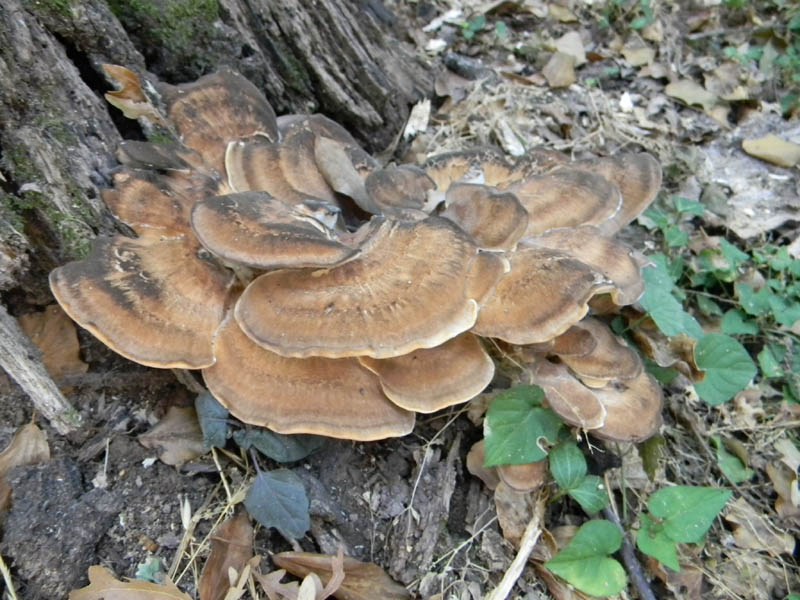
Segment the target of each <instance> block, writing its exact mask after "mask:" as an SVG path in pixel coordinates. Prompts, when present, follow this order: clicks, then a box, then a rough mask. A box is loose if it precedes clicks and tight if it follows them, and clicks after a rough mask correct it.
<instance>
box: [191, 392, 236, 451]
mask: <svg viewBox="0 0 800 600" xmlns="http://www.w3.org/2000/svg"><path fill="white" fill-rule="evenodd" d="M194 409H195V411H197V420H198V421H200V429H202V431H203V446H204V447H205V449H206V450H211V448H212V447H217V448H222V447H223V446H224V445H225V442H226V440H227V435H228V409H227V408H225V407H224V406H222V405H221V404H220V403H219V402H218V401H217V399H216V398H214V396H212V395H211V394H209V393H208V392H206V393H205V394H200V395H198V396H197V398H195V399H194Z"/></svg>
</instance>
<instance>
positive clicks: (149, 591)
mask: <svg viewBox="0 0 800 600" xmlns="http://www.w3.org/2000/svg"><path fill="white" fill-rule="evenodd" d="M69 600H191V598H190V597H189V595H188V594H184V593H183V592H182V591H180V590H179V589H178V588H177V587H175V584H174V583H172V582H171V581H167V582H166V583H164V584H156V583H150V582H149V581H142V580H139V579H133V580H131V581H128V582H124V581H119V580H118V579H116V578H115V577H114V574H113V573H112V572H111V571H109V570H108V569H106V568H104V567H101V566H99V565H94V566H92V567H89V585H88V586H86V587H82V588H80V589H79V590H74V591H72V592H70V594H69Z"/></svg>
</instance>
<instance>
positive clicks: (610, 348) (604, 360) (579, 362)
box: [560, 318, 642, 387]
mask: <svg viewBox="0 0 800 600" xmlns="http://www.w3.org/2000/svg"><path fill="white" fill-rule="evenodd" d="M575 327H578V328H580V329H583V330H584V331H588V332H589V333H590V334H591V336H592V337H593V338H594V339H595V341H596V342H597V343H596V345H595V347H594V348H593V349H592V350H591V352H589V353H587V354H585V355H583V356H568V355H566V354H565V355H560V358H561V360H562V361H563V362H564V364H566V365H567V366H568V367H569V368H570V369H571V370H572V371H573V372H574V373H575V374H576V375H577V376H578V377H580V378H581V380H582V381H584V383H586V385H588V386H589V387H602V386H604V385H605V384H606V382H607V381H612V380H620V381H627V380H630V379H635V378H636V377H638V376H639V374H640V373H641V372H642V361H641V359H640V358H639V354H638V353H637V352H636V351H635V350H633V349H631V348H629V347H628V346H627V345H626V344H625V343H624V342H623V341H621V340H620V338H618V337H617V336H615V335H614V333H613V332H612V331H611V329H610V328H609V326H608V325H606V324H605V323H603V322H602V321H599V320H597V319H592V318H587V319H584V320H582V321H581V322H580V323H578V324H577V325H575Z"/></svg>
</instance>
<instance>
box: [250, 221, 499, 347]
mask: <svg viewBox="0 0 800 600" xmlns="http://www.w3.org/2000/svg"><path fill="white" fill-rule="evenodd" d="M369 227H370V228H371V229H373V230H374V231H373V232H372V235H371V236H369V237H367V239H366V240H365V241H364V243H363V244H362V245H361V248H360V250H361V253H360V254H359V255H358V256H357V257H355V258H353V259H352V260H350V261H348V262H346V263H344V264H342V265H339V266H335V267H332V268H330V269H325V270H322V269H321V270H317V271H305V270H284V271H275V272H272V273H266V274H264V275H261V276H260V277H258V278H257V279H255V280H254V281H253V282H252V283H251V284H250V285H249V286H248V287H247V289H246V290H245V292H244V293H243V294H242V296H241V298H240V299H239V301H238V303H237V304H236V313H235V314H236V320H237V321H238V322H239V324H240V325H241V327H242V329H243V330H244V331H245V333H247V335H248V336H250V338H251V339H253V340H254V341H255V342H256V343H258V344H260V345H262V346H263V347H264V348H267V349H269V350H272V351H273V352H277V353H278V354H281V355H283V356H295V357H305V356H327V357H329V358H338V357H343V356H372V357H374V358H392V357H395V356H402V355H403V354H408V353H410V352H413V351H414V350H417V349H418V348H432V347H434V346H438V345H439V344H442V343H444V342H445V341H447V340H449V339H450V338H452V337H455V336H456V335H458V334H459V333H461V332H463V331H466V330H467V329H469V328H470V327H472V325H473V324H474V323H475V318H476V316H477V312H478V306H479V302H478V300H479V299H480V298H482V297H483V296H485V295H486V294H487V293H488V292H489V291H490V290H491V287H492V286H493V284H494V282H495V281H496V280H497V279H498V278H499V277H500V276H501V274H502V265H501V264H498V263H495V262H493V263H491V264H493V265H495V268H494V269H492V268H487V263H486V261H485V260H483V259H481V260H476V257H477V256H478V249H477V248H476V247H475V245H474V244H473V243H472V241H471V240H470V238H469V237H468V236H467V235H466V234H464V233H463V232H462V231H461V230H460V229H458V227H456V226H455V225H453V224H452V223H451V222H450V221H448V220H446V219H441V218H437V217H429V218H428V219H425V220H424V221H420V222H417V223H409V222H401V221H392V220H383V219H380V218H375V219H373V225H371V226H369ZM473 265H474V268H475V269H477V270H478V272H479V273H480V277H476V276H475V275H474V274H471V271H472V270H473ZM489 279H491V280H492V281H488V280H489Z"/></svg>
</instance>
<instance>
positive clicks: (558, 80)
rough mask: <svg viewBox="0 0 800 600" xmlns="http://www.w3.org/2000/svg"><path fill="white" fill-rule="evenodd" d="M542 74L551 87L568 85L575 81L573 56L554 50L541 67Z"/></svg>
mask: <svg viewBox="0 0 800 600" xmlns="http://www.w3.org/2000/svg"><path fill="white" fill-rule="evenodd" d="M542 75H544V77H545V79H547V84H548V85H549V86H550V87H551V88H561V87H568V86H570V85H572V84H573V83H575V81H576V78H575V57H574V56H570V55H569V54H564V53H563V52H554V53H553V56H551V57H550V60H548V61H547V64H546V65H545V66H544V68H543V69H542Z"/></svg>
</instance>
